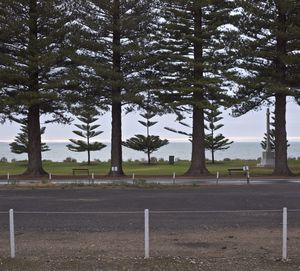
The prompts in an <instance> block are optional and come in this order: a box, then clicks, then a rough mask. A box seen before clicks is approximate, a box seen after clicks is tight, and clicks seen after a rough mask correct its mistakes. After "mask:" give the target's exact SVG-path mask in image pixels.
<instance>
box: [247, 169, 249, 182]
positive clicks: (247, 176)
mask: <svg viewBox="0 0 300 271" xmlns="http://www.w3.org/2000/svg"><path fill="white" fill-rule="evenodd" d="M247 184H250V172H249V171H247Z"/></svg>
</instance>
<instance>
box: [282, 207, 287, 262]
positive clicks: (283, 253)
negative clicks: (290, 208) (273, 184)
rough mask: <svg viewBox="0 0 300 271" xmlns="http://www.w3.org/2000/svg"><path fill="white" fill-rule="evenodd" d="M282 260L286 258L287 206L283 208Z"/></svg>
mask: <svg viewBox="0 0 300 271" xmlns="http://www.w3.org/2000/svg"><path fill="white" fill-rule="evenodd" d="M282 222H283V223H282V260H283V261H286V260H287V208H286V207H285V208H283V221H282Z"/></svg>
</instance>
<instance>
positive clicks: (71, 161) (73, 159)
mask: <svg viewBox="0 0 300 271" xmlns="http://www.w3.org/2000/svg"><path fill="white" fill-rule="evenodd" d="M63 162H66V163H77V160H76V159H75V158H72V157H67V158H66V159H65V160H64V161H63Z"/></svg>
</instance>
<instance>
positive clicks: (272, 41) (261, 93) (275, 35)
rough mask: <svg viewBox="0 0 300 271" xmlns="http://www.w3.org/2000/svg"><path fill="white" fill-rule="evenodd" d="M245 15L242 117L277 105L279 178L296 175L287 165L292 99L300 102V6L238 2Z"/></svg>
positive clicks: (284, 1) (293, 1)
mask: <svg viewBox="0 0 300 271" xmlns="http://www.w3.org/2000/svg"><path fill="white" fill-rule="evenodd" d="M236 3H237V8H238V10H239V14H240V20H239V24H238V25H237V26H238V28H239V31H240V40H239V44H238V50H237V51H238V52H239V54H240V58H239V60H238V62H237V67H238V70H237V71H238V73H237V83H238V85H239V90H238V92H237V93H236V97H237V98H238V100H239V101H240V104H239V106H238V107H237V108H236V110H235V113H236V114H237V115H241V114H244V113H246V112H248V111H250V110H253V109H257V108H259V107H260V106H262V105H263V104H269V103H274V105H275V168H274V172H273V174H275V175H291V171H290V169H289V168H288V163H287V132H286V100H287V97H288V96H292V97H294V98H295V100H296V102H298V103H299V102H300V83H299V82H300V52H299V37H300V31H299V29H300V20H299V18H300V3H299V1H297V0H270V1H257V0H251V1H236Z"/></svg>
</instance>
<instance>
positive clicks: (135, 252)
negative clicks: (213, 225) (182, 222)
mask: <svg viewBox="0 0 300 271" xmlns="http://www.w3.org/2000/svg"><path fill="white" fill-rule="evenodd" d="M0 238H1V243H2V244H1V249H0V253H1V257H0V270H1V271H4V270H9V271H12V270H22V271H25V270H28V271H37V270H39V271H40V270H70V271H71V270H78V271H86V270H95V271H96V270H97V271H98V270H99V271H100V270H170V271H171V270H224V271H225V270H226V271H227V270H228V271H234V270H239V271H240V270H243V271H248V270H249V271H250V270H251V271H253V270H272V271H284V270H287V271H295V270H300V258H299V255H300V230H299V229H290V230H289V241H288V255H289V260H288V261H287V262H282V261H281V232H280V229H278V230H274V229H272V230H271V229H263V228H262V229H258V228H256V229H253V228H252V229H248V230H247V229H232V230H230V229H226V230H206V231H203V230H201V231H198V232H197V231H192V232H191V231H180V232H178V231H177V232H175V231H174V232H170V231H167V232H163V231H154V232H152V233H151V236H150V256H151V257H150V259H147V260H145V259H143V256H144V250H143V249H144V243H143V233H142V232H139V233H133V232H127V231H126V232H105V233H104V232H93V233H79V232H61V233H36V232H31V233H21V234H17V236H16V249H17V250H16V253H17V254H16V258H15V259H13V260H12V259H10V258H9V241H8V233H7V232H6V233H5V232H2V233H1V235H0Z"/></svg>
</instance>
